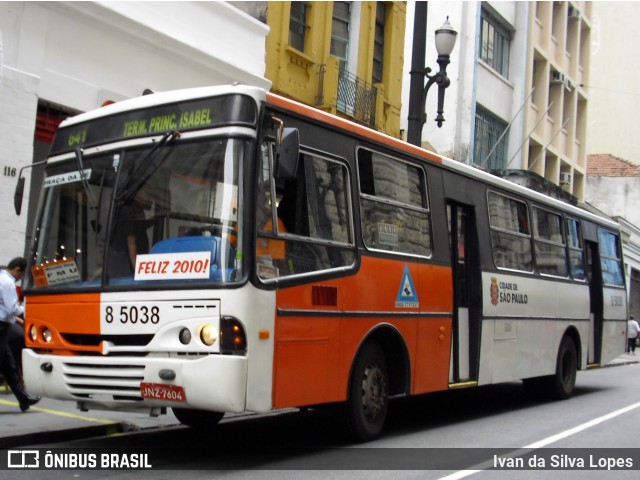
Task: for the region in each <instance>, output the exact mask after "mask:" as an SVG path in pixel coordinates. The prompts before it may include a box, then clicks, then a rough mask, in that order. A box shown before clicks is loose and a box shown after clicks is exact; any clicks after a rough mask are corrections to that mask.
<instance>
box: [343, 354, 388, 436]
mask: <svg viewBox="0 0 640 480" xmlns="http://www.w3.org/2000/svg"><path fill="white" fill-rule="evenodd" d="M388 383H389V381H388V373H387V362H386V360H385V356H384V352H383V351H382V348H381V347H380V345H379V344H378V343H377V342H374V341H369V342H367V343H366V344H365V345H364V346H363V347H362V350H361V351H360V353H359V354H358V357H357V358H356V361H355V363H354V364H353V369H352V371H351V378H350V381H349V392H348V393H349V395H348V398H347V403H346V406H345V413H346V421H345V422H344V425H345V426H346V428H347V435H348V436H349V437H350V438H351V439H353V440H356V441H362V442H366V441H369V440H373V439H375V438H378V437H379V436H380V434H381V432H382V428H383V427H384V423H385V420H386V418H387V411H388V409H389V387H388Z"/></svg>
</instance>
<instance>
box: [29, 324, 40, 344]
mask: <svg viewBox="0 0 640 480" xmlns="http://www.w3.org/2000/svg"><path fill="white" fill-rule="evenodd" d="M29 339H30V340H31V341H32V342H35V341H36V340H38V328H37V327H36V326H35V325H31V326H30V327H29Z"/></svg>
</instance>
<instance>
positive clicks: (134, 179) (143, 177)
mask: <svg viewBox="0 0 640 480" xmlns="http://www.w3.org/2000/svg"><path fill="white" fill-rule="evenodd" d="M178 137H180V132H178V131H177V130H169V131H167V132H166V133H165V134H164V135H163V136H162V138H161V139H160V140H158V143H156V144H155V145H154V146H153V147H152V148H151V150H149V152H148V153H147V154H146V155H145V156H144V158H143V159H142V160H140V163H138V166H137V167H136V168H135V170H133V172H132V173H131V175H129V179H128V180H127V183H125V185H124V187H122V191H121V192H120V193H119V194H118V195H116V197H115V201H116V204H117V205H118V206H120V205H123V204H125V203H127V202H128V201H129V200H131V198H132V197H133V196H134V195H135V194H136V192H137V191H138V190H140V188H142V186H143V185H144V184H145V183H146V182H147V180H149V177H151V175H153V172H155V170H156V169H157V168H158V167H159V163H158V164H157V165H156V164H154V163H153V161H154V157H153V154H154V153H155V152H156V151H157V150H158V149H159V148H160V147H161V146H163V145H165V144H166V143H168V142H170V141H171V140H173V139H175V138H178Z"/></svg>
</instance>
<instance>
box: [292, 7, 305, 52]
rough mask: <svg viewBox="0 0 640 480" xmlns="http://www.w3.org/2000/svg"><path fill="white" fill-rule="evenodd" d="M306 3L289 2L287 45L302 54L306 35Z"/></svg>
mask: <svg viewBox="0 0 640 480" xmlns="http://www.w3.org/2000/svg"><path fill="white" fill-rule="evenodd" d="M308 7H309V5H308V3H307V2H291V15H290V17H289V45H291V46H292V47H293V48H296V49H298V50H300V51H301V52H304V40H305V36H306V33H307V28H308V25H307V10H308Z"/></svg>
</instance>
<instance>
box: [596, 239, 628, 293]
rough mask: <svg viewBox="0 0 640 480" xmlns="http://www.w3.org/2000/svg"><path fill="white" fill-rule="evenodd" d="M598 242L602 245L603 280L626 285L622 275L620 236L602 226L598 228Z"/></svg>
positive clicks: (606, 282) (612, 283)
mask: <svg viewBox="0 0 640 480" xmlns="http://www.w3.org/2000/svg"><path fill="white" fill-rule="evenodd" d="M598 244H599V246H600V264H601V266H602V280H603V281H604V283H605V284H607V285H619V286H622V285H624V277H623V276H622V255H621V252H620V242H619V241H618V236H617V235H615V234H614V233H611V232H608V231H607V230H603V229H601V228H599V229H598Z"/></svg>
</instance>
